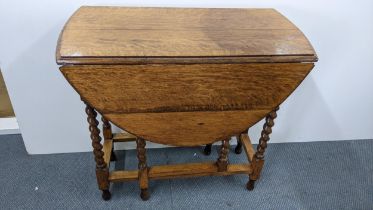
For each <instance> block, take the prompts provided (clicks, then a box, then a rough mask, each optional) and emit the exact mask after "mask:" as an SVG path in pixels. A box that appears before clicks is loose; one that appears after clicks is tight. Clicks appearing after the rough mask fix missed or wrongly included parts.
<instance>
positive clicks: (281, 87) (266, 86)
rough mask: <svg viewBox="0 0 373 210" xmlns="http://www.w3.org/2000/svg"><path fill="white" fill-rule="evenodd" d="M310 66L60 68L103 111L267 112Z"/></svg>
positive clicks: (83, 96)
mask: <svg viewBox="0 0 373 210" xmlns="http://www.w3.org/2000/svg"><path fill="white" fill-rule="evenodd" d="M313 66H314V65H313V64H312V63H265V64H257V63H255V64H204V65H201V64H193V65H174V64H168V65H69V66H62V67H61V68H60V70H61V71H62V73H63V75H64V76H65V77H66V79H67V80H68V81H69V83H70V84H71V85H72V86H73V87H74V88H75V90H76V91H77V92H78V93H79V95H80V96H81V97H82V98H83V99H85V100H86V101H89V103H90V104H91V105H92V106H94V107H95V109H96V110H98V111H99V112H100V113H102V114H104V116H105V117H107V116H106V115H107V114H124V113H160V112H191V111H231V110H236V111H238V110H267V113H268V112H269V111H270V110H272V109H274V108H275V107H276V106H278V105H279V104H280V103H282V102H283V101H284V100H285V99H286V98H287V97H288V96H289V95H290V93H291V92H292V91H294V89H295V88H296V87H297V86H298V85H299V84H300V82H301V81H302V80H303V79H304V78H305V76H306V75H307V74H308V73H309V72H310V71H311V69H312V68H313ZM134 102H136V103H134ZM264 116H265V114H264V115H263V116H261V118H263V117H264ZM107 118H108V120H110V121H113V120H112V119H110V118H109V117H107ZM114 123H115V122H114Z"/></svg>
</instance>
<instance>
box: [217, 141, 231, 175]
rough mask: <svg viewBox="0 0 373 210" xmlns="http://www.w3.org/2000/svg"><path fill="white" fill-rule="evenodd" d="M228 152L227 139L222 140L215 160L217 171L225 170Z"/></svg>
mask: <svg viewBox="0 0 373 210" xmlns="http://www.w3.org/2000/svg"><path fill="white" fill-rule="evenodd" d="M228 153H229V140H223V141H222V142H221V147H220V153H219V158H218V160H217V161H216V165H217V166H218V172H222V171H227V166H228Z"/></svg>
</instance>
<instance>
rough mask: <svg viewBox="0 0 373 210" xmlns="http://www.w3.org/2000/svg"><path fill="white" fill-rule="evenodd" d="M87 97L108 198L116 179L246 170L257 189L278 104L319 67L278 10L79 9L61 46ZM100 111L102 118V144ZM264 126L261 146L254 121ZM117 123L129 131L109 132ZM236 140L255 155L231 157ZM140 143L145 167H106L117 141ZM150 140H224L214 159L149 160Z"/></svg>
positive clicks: (71, 78)
mask: <svg viewBox="0 0 373 210" xmlns="http://www.w3.org/2000/svg"><path fill="white" fill-rule="evenodd" d="M56 59H57V63H58V64H59V65H61V67H60V70H61V72H62V73H63V75H64V76H65V78H66V79H67V81H68V82H69V83H70V84H71V86H72V87H73V88H74V89H75V90H76V91H77V92H78V94H79V95H80V97H81V99H82V100H83V101H84V103H85V104H86V110H85V111H86V113H87V115H88V118H87V119H88V123H89V131H90V133H91V140H92V146H93V153H94V156H95V161H96V176H97V183H98V187H99V189H100V190H102V197H103V199H104V200H109V199H110V197H111V194H110V191H109V187H110V183H112V182H121V181H130V180H138V181H139V185H140V189H141V194H140V195H141V198H142V199H143V200H147V199H148V198H149V192H148V182H149V180H150V179H169V178H175V177H197V176H213V175H222V176H225V175H233V174H247V175H248V176H249V181H248V183H247V185H246V186H247V189H248V190H253V189H254V183H255V181H256V180H258V178H259V176H260V173H261V170H262V168H263V164H264V152H265V149H266V147H267V142H268V140H269V138H270V137H269V135H270V134H271V132H272V127H273V125H274V119H275V118H276V116H277V115H276V111H277V110H278V107H279V105H280V104H281V103H282V102H283V101H284V100H285V99H286V98H287V97H288V96H289V95H290V94H291V93H292V92H293V91H294V90H295V89H296V88H297V86H298V85H299V84H300V83H301V82H302V80H303V79H304V78H305V77H306V76H307V74H308V73H309V72H310V71H311V70H312V68H313V67H314V62H316V61H317V56H316V54H315V51H314V50H313V48H312V46H311V44H310V43H309V41H308V40H307V38H306V37H305V36H304V35H303V33H302V32H301V31H300V30H299V29H298V28H297V27H296V26H295V25H294V24H292V23H291V22H290V21H289V20H287V19H286V18H285V17H284V16H282V15H281V14H280V13H279V12H277V11H276V10H274V9H208V8H204V9H202V8H193V9H192V8H129V7H87V6H84V7H81V8H80V9H79V10H77V11H76V12H75V13H74V14H73V15H72V17H71V18H70V19H69V21H68V22H67V23H66V25H65V27H64V29H63V31H62V32H61V34H60V38H59V41H58V46H57V52H56ZM97 113H100V114H101V116H102V122H103V128H102V130H103V138H104V139H103V143H102V138H101V137H100V129H99V128H98V125H99V122H98V120H97V119H96V118H97ZM263 118H265V124H264V126H263V130H262V132H261V137H260V139H259V144H258V146H257V148H256V150H254V148H253V146H252V144H251V140H250V138H249V136H248V129H249V128H250V127H251V126H253V125H254V124H256V123H257V122H258V121H260V120H261V119H263ZM111 124H114V125H116V126H118V127H119V128H121V129H123V130H124V131H125V132H124V133H114V134H113V133H112V131H111ZM232 136H236V137H237V139H238V142H237V146H236V148H235V153H237V154H239V153H241V151H242V147H243V148H244V151H245V153H246V155H247V160H248V163H241V164H229V161H228V153H229V140H230V138H231V137H232ZM126 141H136V143H137V157H138V170H120V171H109V165H110V163H111V161H115V159H116V157H115V154H114V151H113V144H114V143H115V142H126ZM146 141H151V142H155V143H160V144H165V145H172V146H183V147H191V146H202V145H206V147H205V149H204V152H205V154H207V155H208V154H210V152H211V144H212V143H214V142H216V141H221V142H222V144H221V149H220V152H219V157H218V158H217V160H216V161H215V162H205V163H186V164H178V165H161V166H148V165H147V163H146V155H145V152H146V149H145V145H146Z"/></svg>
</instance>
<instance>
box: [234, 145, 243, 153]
mask: <svg viewBox="0 0 373 210" xmlns="http://www.w3.org/2000/svg"><path fill="white" fill-rule="evenodd" d="M241 152H242V145H237V146H236V148H234V153H236V154H237V155H239V154H241Z"/></svg>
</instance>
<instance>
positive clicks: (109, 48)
mask: <svg viewBox="0 0 373 210" xmlns="http://www.w3.org/2000/svg"><path fill="white" fill-rule="evenodd" d="M56 57H57V63H59V64H73V63H75V64H77V63H80V64H82V63H85V64H87V63H90V64H94V63H96V64H113V63H131V64H144V63H222V62H225V63H226V62H230V63H232V62H238V63H241V62H315V61H316V60H317V57H316V54H315V51H314V50H313V48H312V46H311V44H310V43H309V41H308V40H307V38H306V37H305V36H304V35H303V33H302V32H301V31H300V30H299V29H298V28H297V27H296V26H295V25H294V24H292V23H291V22H290V21H289V20H288V19H286V18H285V17H284V16H283V15H281V14H280V13H279V12H277V11H276V10H274V9H227V8H226V9H222V8H219V9H217V8H214V9H212V8H136V7H135V8H134V7H131V8H129V7H92V6H83V7H81V8H80V9H79V10H77V11H76V12H75V13H74V14H73V15H72V17H71V18H70V19H69V21H68V22H67V23H66V25H65V27H64V29H63V31H62V33H61V35H60V39H59V42H58V47H57V52H56Z"/></svg>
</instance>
